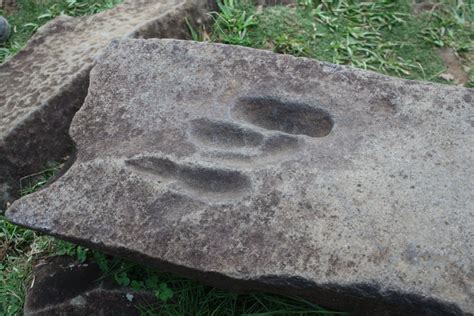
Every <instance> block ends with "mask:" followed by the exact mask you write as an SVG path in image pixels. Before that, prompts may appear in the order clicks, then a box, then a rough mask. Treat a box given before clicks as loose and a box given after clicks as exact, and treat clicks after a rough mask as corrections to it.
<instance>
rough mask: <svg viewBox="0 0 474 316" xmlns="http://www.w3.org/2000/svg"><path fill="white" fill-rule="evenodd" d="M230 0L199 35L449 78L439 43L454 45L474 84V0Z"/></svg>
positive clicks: (411, 76) (416, 76)
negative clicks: (279, 0) (287, 2)
mask: <svg viewBox="0 0 474 316" xmlns="http://www.w3.org/2000/svg"><path fill="white" fill-rule="evenodd" d="M223 1H224V2H221V3H220V4H219V6H220V12H219V13H218V14H217V15H216V18H215V24H214V26H213V27H212V29H211V30H210V32H209V33H208V32H206V31H204V30H201V32H200V34H199V32H195V35H194V37H195V38H196V39H201V40H202V39H207V40H210V41H218V42H223V43H229V44H238V45H244V46H251V47H257V48H265V49H271V50H273V51H275V52H278V53H284V54H292V55H296V56H305V57H312V58H316V59H319V60H323V61H328V62H332V63H336V64H348V65H352V66H354V67H358V68H363V69H369V70H374V71H377V72H381V73H385V74H389V75H393V76H398V77H403V78H407V79H419V80H429V81H437V82H445V83H448V82H447V81H452V82H454V79H455V78H451V76H452V75H454V76H455V77H456V75H457V74H448V73H447V72H446V70H447V69H446V66H447V65H445V63H444V62H443V59H442V58H441V57H440V54H439V53H438V50H439V49H440V48H450V51H451V52H452V53H453V54H454V55H455V58H456V59H457V61H458V62H459V66H460V67H458V68H460V69H461V71H464V72H465V73H466V75H467V76H466V77H468V78H470V79H468V80H465V81H467V82H465V84H466V85H467V86H471V87H473V86H474V63H473V58H472V57H473V49H474V24H473V19H472V12H473V11H472V10H473V9H474V1H473V2H471V4H470V6H471V7H472V8H471V7H470V6H469V5H468V4H467V3H464V2H463V1H461V0H457V1H455V0H452V1H450V0H444V1H440V2H439V3H436V4H434V5H432V6H426V5H420V4H418V5H416V4H414V3H413V2H412V0H377V1H367V2H362V1H353V0H322V1H321V0H298V2H297V3H296V4H294V5H291V6H273V7H258V6H255V5H253V4H251V3H246V2H238V1H236V0H223ZM468 3H469V1H468ZM421 9H423V10H421ZM415 11H419V12H417V13H416V12H415Z"/></svg>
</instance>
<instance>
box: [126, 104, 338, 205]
mask: <svg viewBox="0 0 474 316" xmlns="http://www.w3.org/2000/svg"><path fill="white" fill-rule="evenodd" d="M231 115H232V116H233V117H234V118H235V119H236V120H237V121H241V122H242V123H243V124H238V123H234V122H228V121H221V120H212V119H209V118H198V119H193V120H191V121H189V124H188V137H189V138H190V140H191V141H192V142H197V143H199V144H200V145H201V146H199V148H207V150H206V149H204V150H202V151H201V152H200V156H201V157H203V158H206V159H205V160H206V161H208V162H209V159H210V160H211V161H210V162H211V164H210V165H211V166H212V167H207V166H205V165H206V164H204V163H203V162H204V161H202V162H198V163H196V164H187V163H180V162H175V161H173V160H171V159H170V158H164V157H155V156H146V157H137V158H132V159H128V160H127V161H126V163H127V164H128V165H130V166H132V167H133V168H135V169H136V170H138V171H142V172H145V173H147V174H152V175H154V176H156V177H158V178H159V179H160V180H161V181H162V182H163V183H166V182H172V183H178V185H179V186H181V187H183V188H185V189H186V190H188V191H192V192H194V193H196V195H197V196H200V195H203V194H204V195H205V196H207V197H211V198H225V199H228V198H232V199H233V198H236V197H240V196H242V195H245V193H246V192H247V191H249V190H250V189H251V188H252V183H251V179H250V177H249V176H248V175H246V174H245V172H244V170H243V168H241V167H242V166H245V164H246V163H253V164H255V163H259V162H261V163H268V161H275V160H276V161H279V160H283V159H284V157H285V156H287V155H291V153H292V152H293V151H294V150H297V149H298V147H299V146H301V145H302V143H303V136H302V135H305V136H309V137H324V136H326V135H328V134H329V133H330V132H331V129H332V127H333V121H332V118H331V116H330V115H329V113H327V112H326V111H324V110H322V109H319V108H314V107H311V106H308V105H305V104H299V103H285V102H281V101H279V100H276V99H272V98H242V99H239V100H238V102H237V103H236V104H235V106H234V107H233V108H232V110H231ZM214 166H216V167H214Z"/></svg>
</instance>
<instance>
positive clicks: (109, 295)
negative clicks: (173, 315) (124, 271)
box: [23, 257, 158, 316]
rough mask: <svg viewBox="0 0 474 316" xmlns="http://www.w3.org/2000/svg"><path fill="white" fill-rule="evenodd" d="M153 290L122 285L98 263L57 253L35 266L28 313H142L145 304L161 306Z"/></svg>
mask: <svg viewBox="0 0 474 316" xmlns="http://www.w3.org/2000/svg"><path fill="white" fill-rule="evenodd" d="M157 304H158V301H157V300H156V298H155V297H154V295H153V293H151V292H147V291H134V290H132V289H131V288H128V287H122V286H118V285H117V284H116V283H115V281H114V280H113V279H112V277H105V278H104V276H103V273H102V271H100V269H99V267H98V266H97V264H95V263H93V262H85V263H78V262H76V261H75V260H74V259H73V258H71V257H53V258H48V259H47V260H45V261H44V262H40V263H39V264H38V265H37V266H36V267H35V268H34V270H33V277H32V282H31V284H30V285H29V286H28V292H27V295H26V302H25V308H24V314H23V315H25V316H50V315H67V316H89V315H103V316H105V315H110V316H116V315H127V316H128V315H130V316H132V315H137V316H138V315H140V308H142V307H143V306H157Z"/></svg>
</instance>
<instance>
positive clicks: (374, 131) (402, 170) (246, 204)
mask: <svg viewBox="0 0 474 316" xmlns="http://www.w3.org/2000/svg"><path fill="white" fill-rule="evenodd" d="M473 100H474V90H472V89H466V88H461V87H452V86H443V85H438V84H432V83H423V82H416V81H407V80H401V79H397V78H390V77H386V76H382V75H379V74H375V73H372V72H367V71H361V70H355V69H351V68H347V67H342V66H335V65H330V64H325V63H320V62H317V61H314V60H309V59H305V58H294V57H291V56H284V55H277V54H274V53H271V52H267V51H262V50H254V49H249V48H243V47H236V46H226V45H217V44H205V43H195V42H186V41H177V40H148V41H145V40H124V41H122V42H119V41H117V42H114V43H113V44H112V45H111V46H110V47H109V48H108V50H107V51H106V53H105V54H104V56H103V57H102V58H101V60H100V62H99V63H98V64H97V65H96V66H95V67H94V69H93V70H92V73H91V83H90V89H89V94H88V96H87V98H86V101H85V104H84V106H83V107H82V108H81V110H80V111H79V112H78V113H77V114H76V116H75V117H74V120H73V123H72V126H71V129H70V133H71V136H72V138H73V139H74V141H75V143H76V144H77V150H78V151H77V158H76V160H75V162H74V163H73V165H72V167H71V168H70V169H69V170H68V171H67V172H66V173H65V174H64V175H63V176H62V177H60V178H59V179H58V180H57V181H56V182H53V183H52V184H51V185H49V186H48V187H47V188H45V189H43V190H41V191H39V192H37V193H34V194H32V195H30V196H27V197H24V198H22V199H20V200H18V201H16V202H15V203H14V204H13V205H12V206H11V208H10V209H9V210H8V211H7V217H8V218H9V219H10V220H12V221H13V222H14V223H17V224H20V225H23V226H27V227H30V228H33V229H37V230H40V231H43V232H45V233H48V234H54V235H56V236H60V237H61V238H65V239H68V240H73V241H76V242H79V243H82V244H85V245H88V246H91V247H96V248H100V249H103V250H106V251H108V252H113V253H116V254H118V255H122V256H126V257H129V258H131V259H133V260H137V261H139V262H143V263H148V264H151V265H155V266H158V267H160V268H161V269H163V270H167V271H172V272H176V273H179V274H182V275H184V276H188V277H192V278H195V279H199V280H201V281H204V282H207V283H209V284H211V285H215V286H220V287H227V288H233V289H247V290H251V289H254V290H255V289H258V290H267V291H272V292H277V293H285V294H290V295H300V296H302V297H305V298H307V299H309V300H311V301H314V302H316V303H319V304H321V305H323V306H327V307H330V308H335V309H338V310H344V311H353V312H358V313H361V314H364V313H365V314H369V315H381V314H384V315H397V314H400V315H407V314H410V315H412V314H423V315H426V314H430V315H458V314H463V313H465V314H472V313H473V312H474V288H473V278H474V273H473V271H474V267H473V257H474V256H473V254H474V253H473V240H474V238H473V237H474V236H473V228H474V220H473V209H474V208H473V203H474V202H473V194H472V188H473V187H474V183H473V180H474V168H473V167H474V166H473V161H474V157H473V148H474V143H473V142H474V137H473V136H474V135H473V125H474V122H473V115H474V111H473Z"/></svg>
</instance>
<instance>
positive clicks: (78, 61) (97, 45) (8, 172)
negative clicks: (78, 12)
mask: <svg viewBox="0 0 474 316" xmlns="http://www.w3.org/2000/svg"><path fill="white" fill-rule="evenodd" d="M209 10H210V8H209V7H208V4H207V0H146V1H143V0H127V1H125V2H124V3H123V4H121V5H118V6H117V7H115V8H113V9H111V10H108V11H105V12H102V13H99V14H96V15H93V16H87V17H76V18H72V17H68V16H61V17H58V18H56V19H55V20H53V21H52V22H50V23H48V24H46V25H45V26H43V27H42V28H41V29H39V30H38V32H37V34H35V35H34V36H33V38H32V39H31V40H30V41H29V43H28V45H27V46H26V47H25V48H24V49H23V50H22V51H21V52H20V53H19V54H18V55H16V56H15V57H14V58H13V59H11V60H10V61H8V62H6V63H5V64H3V65H0V210H1V209H4V205H5V203H6V202H11V201H12V200H14V199H15V198H16V197H17V196H18V194H19V185H20V183H19V179H20V178H21V177H23V176H26V175H29V174H32V173H35V172H38V171H40V170H42V169H44V168H45V165H46V164H47V163H48V162H50V161H57V160H59V159H61V158H63V157H64V156H66V155H67V154H68V153H69V152H70V147H71V146H72V145H73V144H72V142H71V140H70V139H69V137H68V134H67V131H68V129H69V125H70V122H71V119H72V117H73V115H74V113H75V112H76V111H77V109H79V107H80V106H81V105H82V103H83V102H84V98H85V96H86V94H87V87H88V80H89V79H88V76H89V71H90V69H91V67H92V65H93V63H94V59H95V57H96V56H97V55H98V54H100V52H101V50H102V49H103V48H104V47H106V46H107V45H108V44H109V43H110V41H111V40H112V39H113V38H116V37H132V38H150V37H171V38H186V37H187V36H188V33H189V32H188V29H187V25H186V19H188V21H189V23H191V24H196V23H202V22H204V20H205V18H206V17H207V12H208V11H209Z"/></svg>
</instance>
